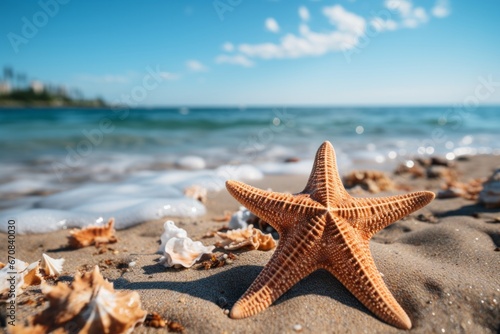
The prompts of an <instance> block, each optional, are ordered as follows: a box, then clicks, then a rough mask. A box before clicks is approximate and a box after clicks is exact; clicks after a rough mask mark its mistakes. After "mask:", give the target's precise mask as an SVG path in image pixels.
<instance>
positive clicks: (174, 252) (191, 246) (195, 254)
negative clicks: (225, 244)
mask: <svg viewBox="0 0 500 334" xmlns="http://www.w3.org/2000/svg"><path fill="white" fill-rule="evenodd" d="M214 248H215V247H214V246H204V245H203V244H202V243H201V242H200V241H193V240H191V239H189V238H172V239H170V240H168V241H167V244H166V245H165V250H164V253H163V256H162V257H161V258H160V263H162V264H163V265H164V266H165V267H174V268H180V267H185V268H189V267H191V266H192V265H193V264H195V262H196V261H198V260H199V259H200V258H201V257H202V255H203V254H209V253H212V251H213V250H214Z"/></svg>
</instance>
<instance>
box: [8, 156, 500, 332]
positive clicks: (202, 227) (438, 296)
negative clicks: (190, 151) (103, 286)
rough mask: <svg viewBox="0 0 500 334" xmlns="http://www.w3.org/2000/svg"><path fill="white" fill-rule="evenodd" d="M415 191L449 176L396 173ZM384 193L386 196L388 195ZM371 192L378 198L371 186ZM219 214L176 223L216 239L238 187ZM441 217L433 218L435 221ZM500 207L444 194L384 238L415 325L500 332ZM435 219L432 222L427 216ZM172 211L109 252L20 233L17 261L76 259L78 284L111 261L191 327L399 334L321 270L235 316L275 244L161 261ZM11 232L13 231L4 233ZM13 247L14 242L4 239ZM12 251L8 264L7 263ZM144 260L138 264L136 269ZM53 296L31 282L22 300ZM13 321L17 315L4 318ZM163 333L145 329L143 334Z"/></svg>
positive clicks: (385, 269)
mask: <svg viewBox="0 0 500 334" xmlns="http://www.w3.org/2000/svg"><path fill="white" fill-rule="evenodd" d="M498 160H499V159H498V157H493V156H483V157H475V158H473V159H471V160H469V161H464V162H460V164H459V170H460V173H461V176H460V179H461V180H464V181H467V180H468V179H469V178H472V177H480V176H488V175H490V173H491V171H492V170H493V169H494V168H495V167H496V168H498V167H500V163H499V161H498ZM306 179H307V177H305V176H300V177H299V176H292V177H286V176H274V177H266V179H264V180H262V181H259V182H255V183H252V185H255V186H258V187H261V188H268V187H271V188H272V189H273V190H275V191H290V192H297V191H300V190H302V188H303V186H304V185H305V182H306ZM394 180H396V181H397V182H399V183H401V184H405V185H407V186H409V187H411V188H412V190H423V189H430V190H433V191H437V190H438V188H439V184H440V183H441V182H442V181H440V180H428V179H416V180H413V179H411V178H410V177H408V176H398V177H394ZM388 194H389V193H381V194H379V195H388ZM366 195H367V196H368V194H366ZM206 205H207V208H208V211H209V213H208V214H207V215H206V216H205V217H203V218H200V219H196V220H189V219H174V221H175V223H176V224H177V225H178V226H180V227H182V228H184V229H186V230H187V231H188V234H189V236H190V237H191V238H192V239H193V240H201V241H202V242H203V243H204V244H205V245H208V244H213V243H214V242H215V241H216V240H217V238H204V239H203V238H202V237H203V235H205V234H206V233H207V232H209V231H212V230H215V229H217V228H219V227H221V226H223V225H224V224H225V223H218V222H214V221H213V218H214V217H216V216H221V215H222V214H223V212H224V210H231V211H235V210H236V209H237V208H238V203H237V202H236V201H235V200H234V199H232V198H231V197H230V196H229V195H228V194H227V192H225V191H223V192H220V193H214V194H210V196H209V200H208V203H207V204H206ZM430 216H432V219H431V221H426V220H427V219H426V218H425V217H430ZM498 216H500V212H499V211H498V210H487V209H485V208H484V207H482V206H480V205H477V204H475V203H474V202H472V201H468V200H465V199H461V198H455V199H446V200H442V199H436V200H434V201H433V202H432V203H431V204H430V205H428V206H427V207H425V208H424V209H422V210H420V211H418V212H415V213H413V214H411V215H410V216H409V217H407V218H405V219H403V220H401V221H399V222H397V223H394V224H393V225H391V226H389V227H388V228H386V229H384V230H383V231H381V232H379V233H378V234H376V235H375V237H374V238H373V240H372V241H371V243H370V248H371V251H372V254H373V257H374V259H375V263H376V265H377V267H378V269H379V270H380V271H381V272H382V273H383V277H384V280H385V282H386V284H387V285H388V287H389V290H390V291H391V292H392V293H393V294H394V296H395V297H396V299H397V300H398V301H399V302H400V303H401V305H402V307H403V308H404V309H405V310H406V312H407V313H408V315H409V316H410V318H411V320H412V322H413V328H412V329H411V332H414V333H496V332H498V331H499V330H500V304H499V303H500V252H499V251H498V250H499V249H498V247H500V223H498V222H495V221H494V217H498ZM422 217H424V218H422ZM165 220H166V219H162V220H158V221H152V222H147V223H145V224H142V225H139V226H136V227H133V228H130V229H127V230H123V231H118V233H117V236H118V239H119V241H118V243H116V244H112V245H110V246H109V247H110V248H112V249H113V250H114V252H113V251H112V250H108V251H107V252H105V253H104V254H97V250H96V248H94V247H87V248H83V249H79V250H68V249H65V247H64V246H65V245H66V236H67V235H68V232H67V231H59V232H56V233H51V234H44V235H27V236H24V235H20V236H17V244H18V247H19V249H18V252H17V257H18V258H20V259H22V260H24V261H27V262H32V261H35V260H38V259H40V258H41V254H42V252H46V253H48V254H49V255H50V256H52V257H56V258H58V257H63V258H65V259H66V263H65V265H64V274H63V276H62V277H61V278H60V279H61V280H62V281H71V280H72V279H73V278H72V277H73V275H74V273H75V272H76V271H77V270H84V269H88V270H90V269H91V268H92V266H94V265H99V266H100V268H101V272H102V274H103V275H104V277H106V278H108V279H109V280H110V281H112V282H113V283H114V286H115V288H117V289H131V290H135V291H137V292H138V293H139V294H140V296H141V300H142V303H143V308H144V309H145V310H147V311H148V312H153V311H156V312H158V313H159V314H160V315H162V316H163V317H164V318H166V319H169V320H176V321H178V322H180V323H181V324H182V325H183V326H184V327H185V328H186V332H188V333H295V332H297V329H299V327H300V328H301V332H303V333H332V332H335V333H344V332H345V333H397V332H402V331H401V330H398V329H396V328H394V327H392V326H390V325H387V324H386V323H384V322H382V321H380V320H379V319H378V318H376V317H375V316H374V315H373V314H372V313H371V312H370V311H368V310H367V309H366V308H365V307H364V306H363V305H362V304H361V303H360V302H359V301H357V300H356V299H355V298H354V297H353V296H352V295H351V294H350V293H349V292H348V291H347V290H346V289H345V288H344V287H343V286H342V285H341V284H340V283H339V282H338V281H337V280H336V279H335V278H334V277H333V276H331V275H330V274H329V273H327V272H324V271H317V272H315V273H313V274H311V275H310V276H309V277H307V278H306V279H304V280H302V281H301V282H299V283H298V284H297V285H295V286H294V287H293V288H292V289H291V290H289V291H288V292H287V293H285V294H284V295H283V296H282V297H281V298H280V299H279V300H278V301H277V302H275V303H274V304H273V305H272V306H271V307H269V308H268V309H267V310H265V311H263V312H261V313H259V314H258V315H255V316H253V317H250V318H247V319H242V320H232V319H230V318H229V317H228V316H227V315H226V314H224V309H230V308H231V306H232V305H233V304H234V303H235V302H236V300H237V299H238V298H239V297H240V296H241V295H242V294H243V293H244V292H245V290H246V289H247V288H248V286H249V285H250V284H251V283H252V281H253V280H254V278H255V277H256V276H257V275H258V273H259V272H260V270H261V269H262V267H263V266H264V265H265V264H266V263H267V261H268V260H269V258H270V257H271V255H272V252H273V251H269V252H261V251H247V252H241V253H237V254H238V258H237V259H236V260H235V261H234V263H232V264H230V265H226V266H224V267H221V268H216V269H210V270H204V269H199V265H195V266H194V267H193V268H190V269H183V270H177V269H167V268H165V267H163V266H162V265H160V264H158V262H157V260H158V258H159V255H157V254H155V252H156V250H157V249H158V241H159V237H160V235H161V233H162V232H163V227H162V226H163V222H164V221H165ZM4 237H5V235H4ZM0 254H6V243H4V242H2V243H1V244H0ZM5 260H6V259H5V258H3V257H0V261H2V262H5ZM132 261H135V262H136V263H135V266H133V267H130V268H126V267H127V264H128V263H130V262H132ZM39 296H41V292H40V289H39V287H32V288H29V289H28V291H27V292H25V293H24V294H23V295H21V296H19V298H18V302H21V303H22V302H23V301H26V300H28V299H32V300H35V299H36V298H37V297H39ZM46 306H47V304H46V303H45V304H42V305H39V306H34V305H29V304H25V305H21V306H19V309H18V310H17V317H18V321H20V320H21V319H25V318H26V317H27V316H28V315H31V314H34V313H36V312H40V311H41V310H42V309H44V308H45V307H46ZM3 321H5V319H4V320H3ZM160 331H162V332H163V331H164V330H163V329H159V330H157V329H153V328H146V327H142V326H141V327H138V328H137V329H136V330H135V332H134V333H157V332H160Z"/></svg>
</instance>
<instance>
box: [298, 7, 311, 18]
mask: <svg viewBox="0 0 500 334" xmlns="http://www.w3.org/2000/svg"><path fill="white" fill-rule="evenodd" d="M299 16H300V18H301V20H302V21H309V18H310V17H311V16H310V15H309V10H308V9H307V7H305V6H300V7H299Z"/></svg>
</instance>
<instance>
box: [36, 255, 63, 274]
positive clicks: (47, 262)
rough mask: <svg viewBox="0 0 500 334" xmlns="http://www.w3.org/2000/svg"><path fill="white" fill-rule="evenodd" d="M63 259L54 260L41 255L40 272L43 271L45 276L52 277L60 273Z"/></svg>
mask: <svg viewBox="0 0 500 334" xmlns="http://www.w3.org/2000/svg"><path fill="white" fill-rule="evenodd" d="M63 263H64V259H54V258H51V257H50V256H48V255H47V254H45V253H43V254H42V261H41V262H40V270H43V274H44V275H45V276H49V277H54V276H59V275H61V273H62V267H63Z"/></svg>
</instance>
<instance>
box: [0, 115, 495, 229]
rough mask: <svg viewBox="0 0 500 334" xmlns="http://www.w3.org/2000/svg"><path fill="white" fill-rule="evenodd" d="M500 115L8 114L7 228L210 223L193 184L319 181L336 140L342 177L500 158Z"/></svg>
mask: <svg viewBox="0 0 500 334" xmlns="http://www.w3.org/2000/svg"><path fill="white" fill-rule="evenodd" d="M498 109H499V108H495V107H489V108H478V109H475V110H471V111H465V110H452V109H447V108H321V109H320V108H300V109H299V108H288V109H285V108H259V109H216V108H212V109H201V108H199V109H186V108H183V109H135V110H111V109H106V110H104V109H103V110H85V109H64V108H61V109H2V110H0V139H1V145H0V231H6V225H5V224H4V225H2V223H1V222H2V221H4V222H7V220H8V219H15V220H16V222H18V228H19V231H20V233H41V232H49V231H53V230H56V229H60V228H68V227H75V226H85V225H88V224H92V223H102V222H105V221H107V219H108V218H109V217H115V218H116V219H117V226H118V227H120V228H125V227H127V226H133V225H135V224H139V223H141V222H143V221H148V220H152V219H157V218H160V217H163V216H165V215H170V216H172V215H177V216H180V217H191V216H197V215H201V214H203V213H204V212H205V208H204V207H203V205H202V204H200V203H198V202H196V201H195V200H193V199H189V198H186V197H184V196H183V192H184V190H185V189H186V187H189V186H192V185H201V186H202V187H205V188H207V189H209V190H222V189H224V182H225V180H227V179H238V180H243V181H246V182H250V183H251V182H253V180H257V179H259V178H262V177H263V175H266V174H308V173H309V172H310V170H311V166H312V164H313V161H312V160H313V158H314V154H315V152H316V149H317V148H318V147H319V145H320V144H321V143H322V142H323V141H325V140H329V141H331V142H332V144H333V145H334V147H335V150H336V153H337V162H338V164H339V170H340V172H341V174H344V173H346V172H348V171H349V170H351V169H364V168H369V169H386V170H388V169H391V168H393V167H394V166H395V165H396V164H399V163H406V164H408V163H409V162H410V160H411V159H414V158H416V157H424V156H429V155H436V154H437V155H442V156H445V157H446V158H448V159H455V158H456V157H457V156H460V155H463V154H497V155H498V154H500V134H499V131H498V128H499V125H500V113H498V111H499V110H498ZM290 158H295V159H293V160H294V161H297V160H298V162H295V163H286V162H285V161H286V160H287V159H290ZM499 160H500V157H499ZM186 169H187V170H186ZM302 186H303V185H290V187H291V189H295V190H297V191H300V189H302V188H301V187H302Z"/></svg>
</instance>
